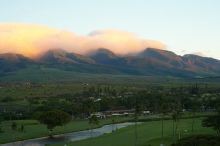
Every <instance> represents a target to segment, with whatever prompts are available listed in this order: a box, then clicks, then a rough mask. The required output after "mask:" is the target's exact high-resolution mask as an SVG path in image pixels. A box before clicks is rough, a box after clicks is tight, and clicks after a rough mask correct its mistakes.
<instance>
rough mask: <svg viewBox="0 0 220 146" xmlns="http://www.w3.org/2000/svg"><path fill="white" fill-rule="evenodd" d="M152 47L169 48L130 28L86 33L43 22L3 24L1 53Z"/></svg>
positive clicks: (116, 50) (119, 51)
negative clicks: (80, 33)
mask: <svg viewBox="0 0 220 146" xmlns="http://www.w3.org/2000/svg"><path fill="white" fill-rule="evenodd" d="M148 47H152V48H158V49H165V45H164V44H163V43H161V42H159V41H154V40H147V39H142V38H139V37H138V36H137V35H135V34H133V33H130V32H126V31H119V30H99V31H94V32H92V33H90V34H89V35H87V36H82V35H77V34H75V33H72V32H67V31H63V30H58V29H53V28H49V27H46V26H41V25H30V24H0V53H8V52H11V53H19V54H23V55H25V56H28V57H37V56H39V55H41V54H42V53H43V52H46V51H48V50H50V49H58V48H59V49H64V50H67V51H69V52H74V53H79V54H87V53H89V52H91V51H93V50H95V49H98V48H106V49H109V50H111V51H113V52H114V53H116V54H120V55H126V54H131V53H136V52H140V51H142V50H144V49H145V48H148Z"/></svg>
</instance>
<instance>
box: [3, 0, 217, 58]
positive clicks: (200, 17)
mask: <svg viewBox="0 0 220 146" xmlns="http://www.w3.org/2000/svg"><path fill="white" fill-rule="evenodd" d="M8 22H10V23H11V22H12V23H34V24H43V25H47V26H50V27H55V28H59V29H64V30H69V31H72V32H75V33H77V34H80V35H86V34H88V33H90V32H92V31H94V30H100V29H119V30H125V31H129V32H134V33H136V34H137V35H139V36H141V37H143V38H146V39H154V40H159V41H161V42H163V43H165V44H166V45H167V46H168V49H169V50H172V51H175V52H176V53H178V54H184V53H195V52H202V53H203V54H205V55H206V56H212V57H216V58H219V59H220V0H0V23H8Z"/></svg>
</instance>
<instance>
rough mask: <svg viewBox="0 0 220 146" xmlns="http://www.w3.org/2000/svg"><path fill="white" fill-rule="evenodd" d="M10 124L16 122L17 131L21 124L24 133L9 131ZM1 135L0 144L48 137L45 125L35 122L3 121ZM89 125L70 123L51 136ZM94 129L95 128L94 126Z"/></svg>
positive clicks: (109, 120)
mask: <svg viewBox="0 0 220 146" xmlns="http://www.w3.org/2000/svg"><path fill="white" fill-rule="evenodd" d="M129 119H130V118H126V117H125V118H120V119H118V122H124V121H127V120H129ZM12 122H16V123H17V125H18V129H19V127H20V125H21V124H23V125H24V129H25V132H21V131H19V130H16V131H13V130H12V129H11V125H12ZM111 122H112V121H111V119H106V120H101V121H100V123H99V125H98V126H96V127H99V126H102V125H106V124H110V123H111ZM1 126H2V130H3V133H0V143H8V142H12V141H19V140H24V139H31V138H37V137H44V136H48V130H47V128H46V126H45V125H42V124H40V123H39V122H37V121H35V120H17V121H5V122H3V123H2V125H1ZM90 127H91V126H90V125H89V123H88V121H87V120H80V121H72V122H70V123H68V124H67V125H65V126H61V127H56V128H55V129H54V131H53V134H61V133H68V132H73V131H80V130H87V129H90ZM94 127H95V126H94Z"/></svg>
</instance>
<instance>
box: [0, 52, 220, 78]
mask: <svg viewBox="0 0 220 146" xmlns="http://www.w3.org/2000/svg"><path fill="white" fill-rule="evenodd" d="M33 66H35V69H41V68H42V66H43V67H44V68H45V67H46V68H53V69H58V70H64V71H70V72H80V73H93V74H120V75H150V76H156V75H158V76H174V77H210V76H219V75H220V60H217V59H214V58H207V57H201V56H197V55H193V54H188V55H184V56H179V55H177V54H175V53H173V52H171V51H167V50H160V49H155V48H146V49H145V50H144V51H142V52H140V53H137V54H132V55H127V56H120V55H117V54H115V53H113V52H111V51H110V50H108V49H105V48H100V49H97V50H96V51H94V52H92V53H90V54H88V55H81V54H76V53H70V52H67V51H64V50H62V49H52V50H49V51H48V52H46V53H44V54H43V55H42V56H41V57H39V58H38V59H31V58H27V57H25V56H23V55H21V54H13V53H6V54H0V75H1V76H7V75H8V74H10V73H14V72H17V71H19V70H24V69H28V68H31V67H33ZM33 72H34V70H33Z"/></svg>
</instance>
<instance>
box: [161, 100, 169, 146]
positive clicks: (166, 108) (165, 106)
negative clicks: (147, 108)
mask: <svg viewBox="0 0 220 146" xmlns="http://www.w3.org/2000/svg"><path fill="white" fill-rule="evenodd" d="M169 102H170V101H167V100H165V99H161V101H160V105H161V106H160V109H159V110H160V113H161V114H162V115H161V145H163V143H164V116H165V115H166V114H167V113H168V112H169V111H170V105H169Z"/></svg>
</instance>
